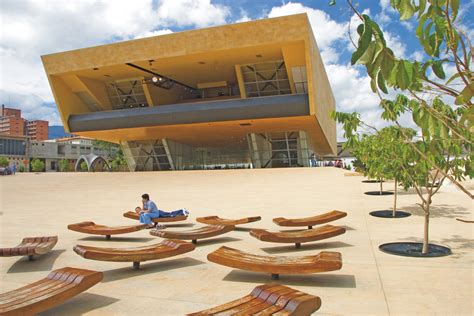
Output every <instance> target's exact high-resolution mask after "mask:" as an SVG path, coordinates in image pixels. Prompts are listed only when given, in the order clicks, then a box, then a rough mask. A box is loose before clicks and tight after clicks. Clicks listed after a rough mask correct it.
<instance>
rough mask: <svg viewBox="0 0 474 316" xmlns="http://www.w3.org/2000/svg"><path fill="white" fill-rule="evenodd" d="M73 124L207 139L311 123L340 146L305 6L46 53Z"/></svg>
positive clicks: (95, 133)
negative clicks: (282, 14) (299, 10)
mask: <svg viewBox="0 0 474 316" xmlns="http://www.w3.org/2000/svg"><path fill="white" fill-rule="evenodd" d="M42 60H43V64H44V67H45V70H46V73H47V76H48V79H49V82H50V85H51V88H52V91H53V94H54V97H55V100H56V103H57V106H58V109H59V112H60V115H61V118H62V121H63V123H64V126H65V128H66V130H67V131H69V132H72V133H75V134H80V135H83V136H88V137H93V138H98V139H103V140H108V141H113V142H119V141H130V140H143V139H152V138H156V139H158V138H170V139H174V140H176V141H180V142H183V143H187V144H190V145H198V146H219V145H221V144H229V142H231V141H232V139H237V138H239V137H242V135H246V134H248V133H259V132H280V131H291V130H295V131H297V130H303V131H306V132H307V134H308V136H309V137H310V139H311V146H312V147H313V148H314V150H315V151H317V152H319V153H321V154H330V153H334V152H335V150H336V126H335V123H334V122H333V121H332V120H331V119H330V117H329V113H330V111H331V110H333V109H334V106H335V105H334V97H333V94H332V91H331V87H330V85H329V82H328V79H327V75H326V72H325V69H324V66H323V63H322V61H321V56H320V54H319V51H318V48H317V44H316V41H315V39H314V36H313V33H312V30H311V26H310V24H309V21H308V18H307V16H306V14H298V15H293V16H285V17H279V18H272V19H264V20H257V21H251V22H244V23H237V24H230V25H223V26H217V27H211V28H205V29H199V30H191V31H184V32H179V33H172V34H167V35H161V36H155V37H149V38H143V39H136V40H131V41H125V42H120V43H114V44H108V45H102V46H97V47H91V48H83V49H78V50H73V51H67V52H62V53H56V54H51V55H45V56H42Z"/></svg>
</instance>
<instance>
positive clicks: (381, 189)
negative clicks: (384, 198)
mask: <svg viewBox="0 0 474 316" xmlns="http://www.w3.org/2000/svg"><path fill="white" fill-rule="evenodd" d="M379 182H380V195H382V191H383V186H382V183H383V181H382V178H379Z"/></svg>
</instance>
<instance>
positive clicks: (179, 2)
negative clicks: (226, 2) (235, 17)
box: [158, 0, 231, 27]
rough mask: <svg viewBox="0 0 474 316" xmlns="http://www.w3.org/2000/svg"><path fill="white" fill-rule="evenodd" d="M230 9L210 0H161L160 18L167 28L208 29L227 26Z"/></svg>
mask: <svg viewBox="0 0 474 316" xmlns="http://www.w3.org/2000/svg"><path fill="white" fill-rule="evenodd" d="M230 13H231V12H230V9H229V8H228V7H226V6H223V5H218V4H213V3H211V1H210V0H161V1H160V3H159V5H158V18H159V19H160V22H161V24H162V25H165V26H178V27H186V26H195V27H206V26H212V25H220V24H225V23H226V21H227V18H228V17H229V16H230Z"/></svg>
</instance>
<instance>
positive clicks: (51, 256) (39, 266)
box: [7, 249, 66, 273]
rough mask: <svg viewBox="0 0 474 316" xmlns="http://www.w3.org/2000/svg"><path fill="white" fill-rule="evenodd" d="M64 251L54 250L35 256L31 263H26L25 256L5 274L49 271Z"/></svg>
mask: <svg viewBox="0 0 474 316" xmlns="http://www.w3.org/2000/svg"><path fill="white" fill-rule="evenodd" d="M65 251H66V249H55V250H52V251H50V252H48V253H46V254H44V255H40V256H35V257H34V259H33V261H28V257H27V256H24V257H20V259H19V260H18V261H17V262H15V263H14V264H13V265H12V266H11V267H10V269H8V271H7V273H22V272H33V271H51V270H52V268H53V265H54V262H55V261H56V259H57V258H58V257H59V256H60V255H61V254H62V253H63V252H65Z"/></svg>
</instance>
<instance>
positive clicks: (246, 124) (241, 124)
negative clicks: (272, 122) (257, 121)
mask: <svg viewBox="0 0 474 316" xmlns="http://www.w3.org/2000/svg"><path fill="white" fill-rule="evenodd" d="M239 125H240V126H251V125H252V124H250V123H240V124H239Z"/></svg>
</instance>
